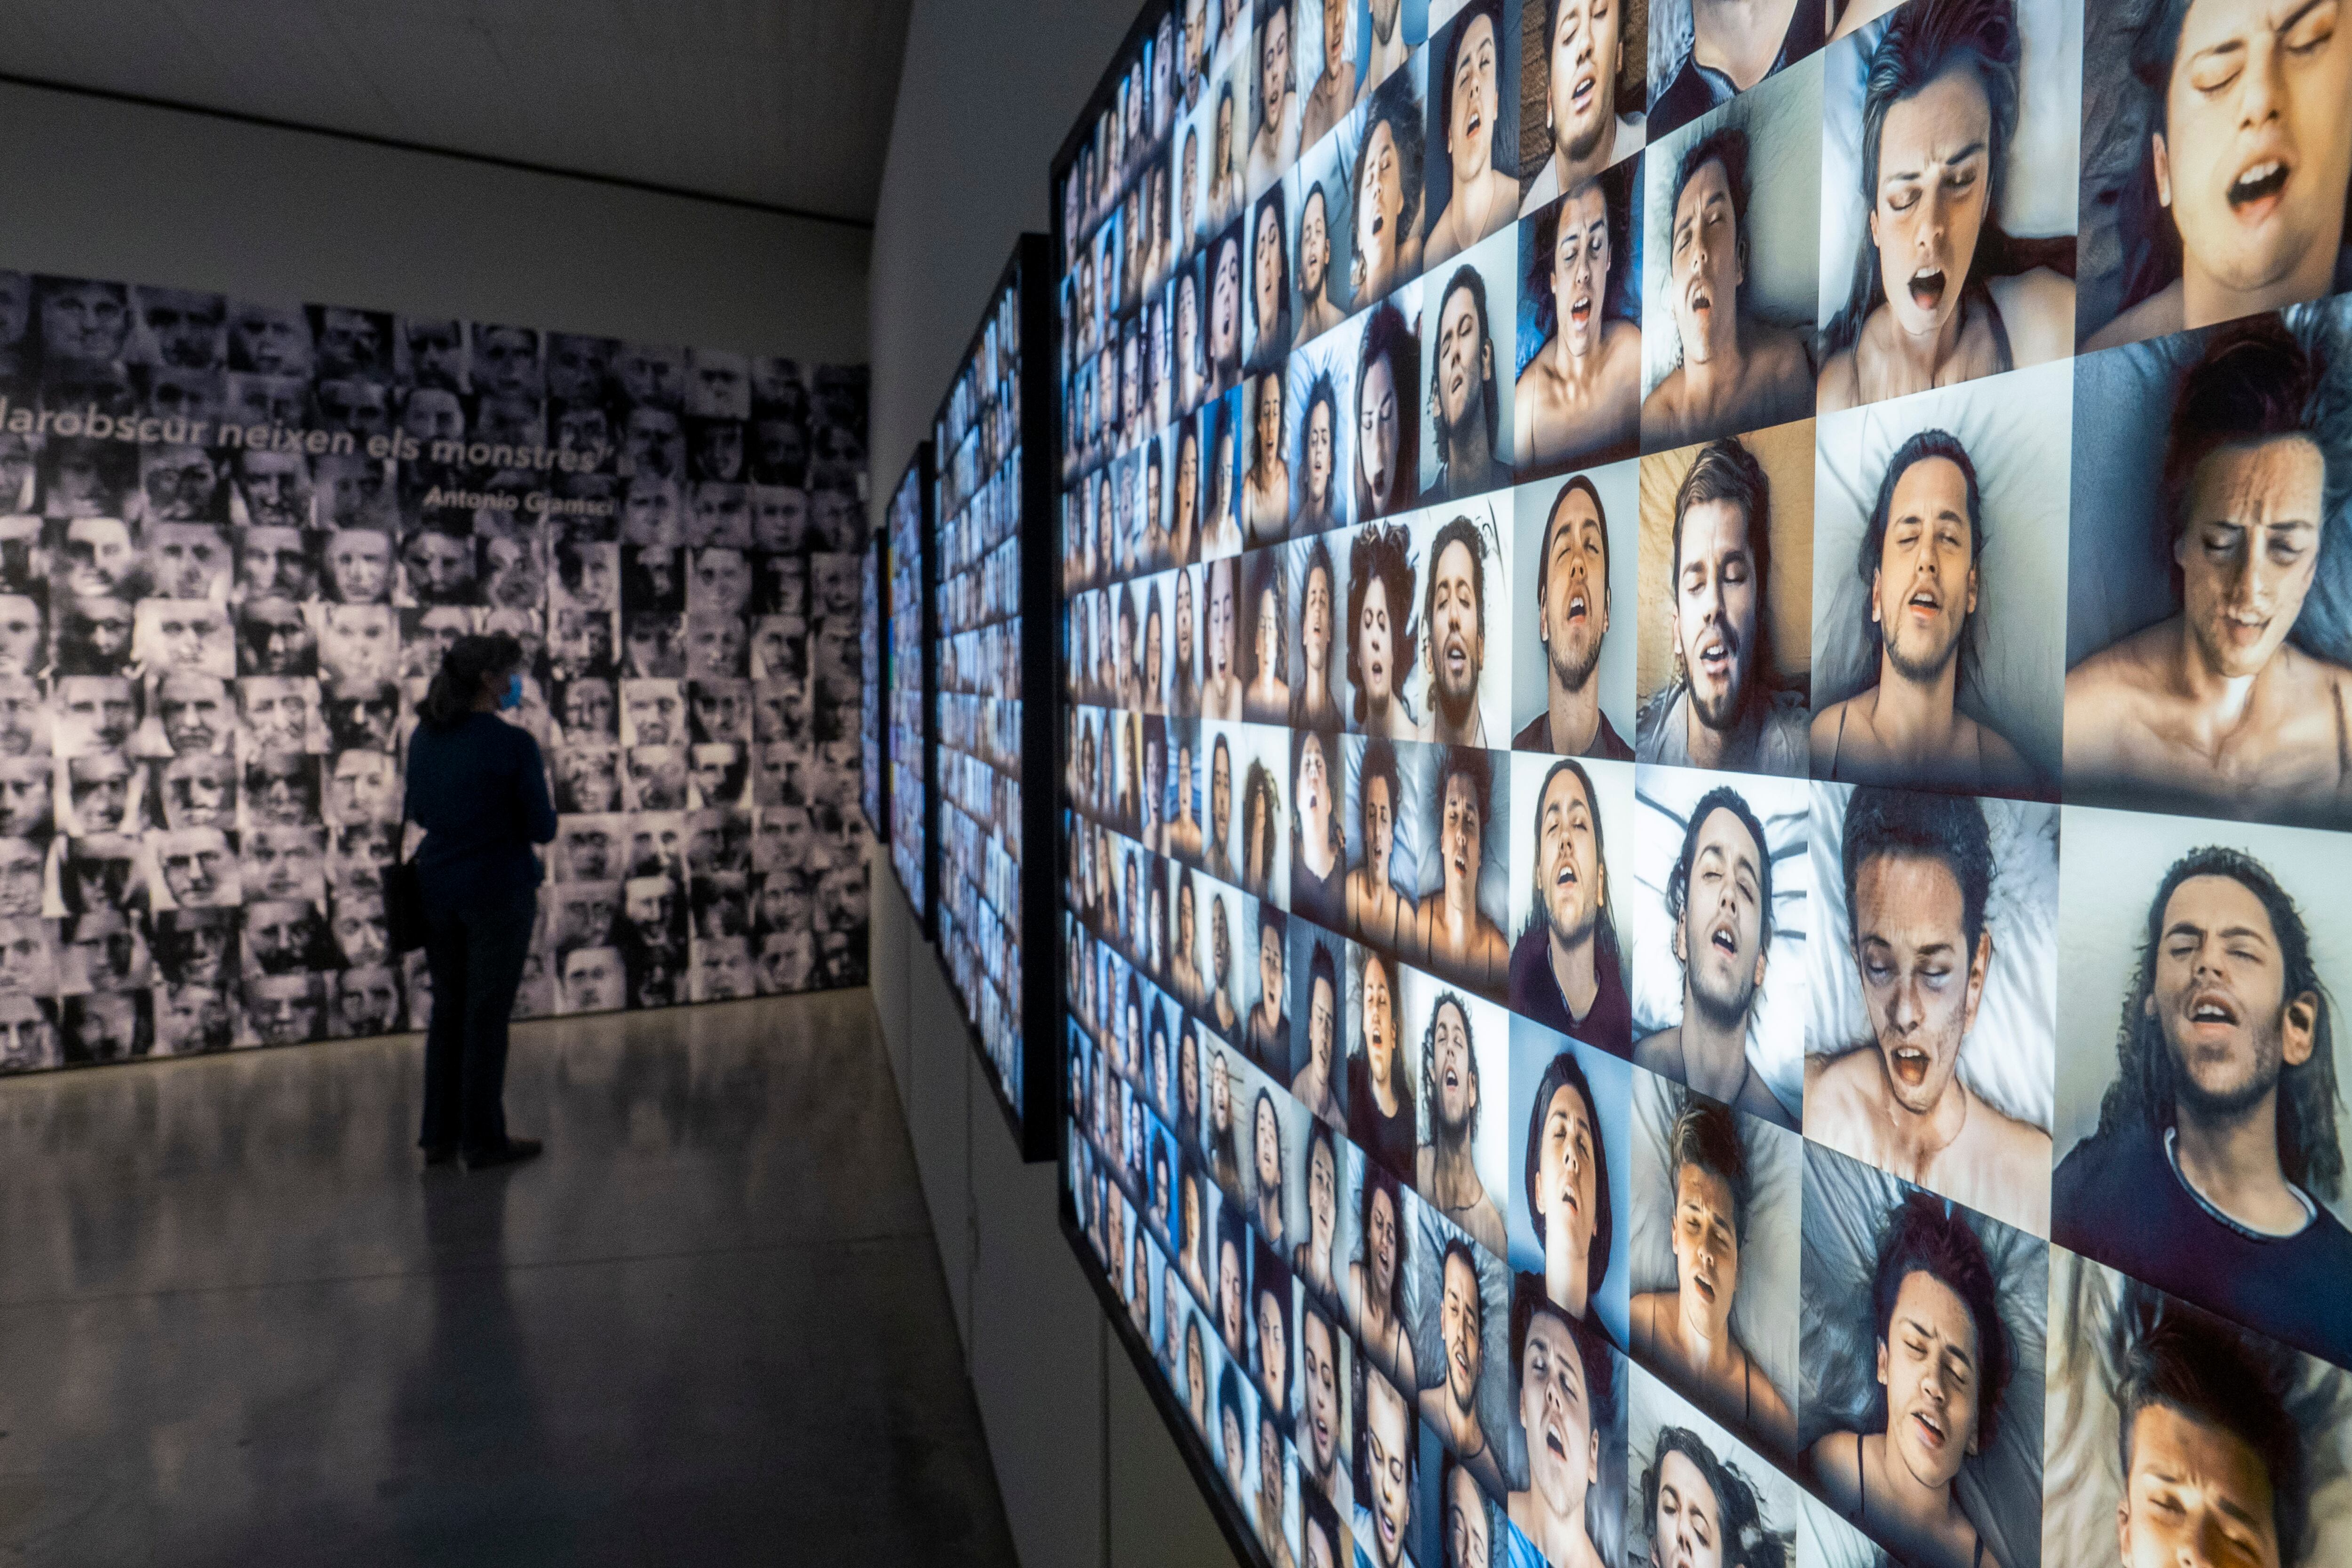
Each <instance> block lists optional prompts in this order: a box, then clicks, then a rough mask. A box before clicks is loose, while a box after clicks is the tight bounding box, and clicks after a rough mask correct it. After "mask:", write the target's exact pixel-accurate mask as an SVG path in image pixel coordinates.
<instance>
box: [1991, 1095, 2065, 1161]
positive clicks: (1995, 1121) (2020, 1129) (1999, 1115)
mask: <svg viewBox="0 0 2352 1568" xmlns="http://www.w3.org/2000/svg"><path fill="white" fill-rule="evenodd" d="M1977 1103H1978V1105H1979V1107H1981V1108H1982V1109H1984V1110H1986V1111H1989V1112H1991V1114H1990V1116H1988V1117H1987V1118H1986V1119H1985V1126H1986V1137H1987V1141H1988V1142H1989V1143H1990V1145H1992V1152H1993V1155H1994V1157H1995V1158H1997V1159H2016V1160H2019V1161H2023V1162H2030V1163H2032V1165H2033V1166H2036V1167H2037V1168H2039V1167H2043V1166H2048V1165H2049V1163H2050V1134H2047V1133H2045V1132H2043V1131H2042V1129H2041V1128H2039V1127H2037V1126H2035V1125H2034V1124H2032V1123H2031V1122H2027V1121H2021V1120H2020V1119H2019V1118H2018V1117H2015V1116H2012V1115H2011V1114H2010V1113H2008V1112H2006V1111H2001V1110H1997V1109H1995V1108H1994V1107H1993V1106H1992V1105H1990V1104H1989V1103H1986V1102H1985V1101H1984V1100H1983V1099H1982V1098H1981V1097H1978V1099H1977Z"/></svg>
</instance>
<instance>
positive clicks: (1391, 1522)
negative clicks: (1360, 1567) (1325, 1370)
mask: <svg viewBox="0 0 2352 1568" xmlns="http://www.w3.org/2000/svg"><path fill="white" fill-rule="evenodd" d="M1408 1414H1409V1412H1408V1411H1407V1409H1406V1407H1405V1402H1404V1396H1402V1394H1399V1393H1398V1392H1397V1391H1396V1389H1395V1387H1394V1386H1392V1385H1391V1384H1390V1382H1389V1380H1388V1379H1387V1378H1385V1377H1383V1376H1381V1375H1380V1374H1379V1373H1378V1372H1367V1373H1366V1374H1365V1394H1364V1469H1365V1472H1366V1475H1367V1479H1370V1482H1371V1490H1372V1495H1371V1499H1370V1501H1371V1505H1372V1506H1371V1515H1372V1545H1373V1547H1374V1549H1375V1552H1376V1553H1377V1555H1376V1558H1375V1561H1377V1562H1379V1563H1383V1564H1391V1563H1402V1562H1403V1561H1404V1538H1405V1531H1406V1530H1407V1529H1408V1528H1409V1527H1410V1526H1411V1524H1412V1455H1411V1454H1410V1453H1409V1452H1407V1446H1408V1444H1409V1442H1410V1440H1411V1438H1410V1429H1411V1423H1410V1422H1409V1421H1408V1420H1407V1416H1408Z"/></svg>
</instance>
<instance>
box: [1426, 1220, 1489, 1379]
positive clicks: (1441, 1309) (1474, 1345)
mask: <svg viewBox="0 0 2352 1568" xmlns="http://www.w3.org/2000/svg"><path fill="white" fill-rule="evenodd" d="M1479 1305H1480V1298H1479V1294H1478V1271H1477V1270H1475V1269H1474V1268H1472V1267H1471V1266H1470V1263H1469V1260H1467V1259H1466V1258H1465V1257H1464V1255H1463V1254H1461V1253H1459V1252H1449V1253H1447V1254H1446V1257H1445V1295H1444V1300H1443V1301H1440V1302H1439V1303H1438V1309H1437V1310H1438V1319H1437V1326H1438V1337H1439V1339H1440V1340H1441V1341H1442V1342H1443V1343H1444V1346H1445V1392H1446V1394H1447V1395H1448V1396H1450V1397H1451V1398H1452V1399H1453V1401H1454V1406H1455V1407H1456V1408H1458V1409H1462V1410H1469V1409H1471V1408H1473V1407H1474V1406H1475V1405H1476V1403H1477V1400H1478V1373H1479V1369H1480V1368H1481V1367H1482V1366H1483V1365H1484V1364H1486V1344H1485V1342H1484V1340H1483V1339H1482V1338H1481V1336H1480V1333H1479V1330H1480V1325H1481V1321H1482V1318H1481V1313H1480V1312H1479Z"/></svg>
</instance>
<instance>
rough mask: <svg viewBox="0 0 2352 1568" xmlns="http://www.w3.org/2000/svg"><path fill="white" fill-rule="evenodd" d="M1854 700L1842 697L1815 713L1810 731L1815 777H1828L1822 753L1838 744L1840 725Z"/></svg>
mask: <svg viewBox="0 0 2352 1568" xmlns="http://www.w3.org/2000/svg"><path fill="white" fill-rule="evenodd" d="M1852 703H1853V698H1852V697H1841V698H1839V699H1838V700H1837V701H1836V702H1833V703H1832V704H1830V706H1827V707H1825V708H1823V709H1822V711H1821V712H1819V713H1817V714H1815V715H1813V722H1812V727H1811V730H1810V731H1809V732H1808V733H1809V736H1810V738H1811V741H1812V743H1813V777H1815V778H1816V779H1820V778H1825V777H1827V775H1825V774H1824V773H1822V760H1821V759H1822V753H1824V752H1826V751H1827V750H1829V748H1830V747H1832V746H1834V745H1836V744H1837V735H1838V729H1839V727H1840V726H1842V725H1843V724H1844V722H1845V710H1846V708H1847V707H1848V706H1850V705H1851V704H1852Z"/></svg>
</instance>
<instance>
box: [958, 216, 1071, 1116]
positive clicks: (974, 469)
mask: <svg viewBox="0 0 2352 1568" xmlns="http://www.w3.org/2000/svg"><path fill="white" fill-rule="evenodd" d="M1051 266H1052V257H1051V250H1050V248H1049V246H1048V245H1047V242H1046V240H1045V236H1044V235H1023V236H1022V237H1021V239H1020V240H1019V241H1018V242H1017V243H1016V245H1015V246H1014V248H1013V257H1012V259H1011V260H1010V261H1009V262H1007V263H1006V265H1005V268H1004V271H1003V275H1002V276H1001V277H999V278H998V280H997V284H996V287H995V289H994V291H993V292H992V295H991V296H990V300H989V306H988V309H987V312H986V314H985V315H984V316H983V317H982V319H981V324H980V328H979V330H978V331H976V332H975V333H974V334H973V336H972V340H971V347H970V348H969V349H968V350H966V351H965V354H964V358H963V361H962V362H961V365H960V366H959V367H958V369H957V371H956V376H955V380H954V381H953V382H951V383H950V386H949V389H948V395H947V397H946V399H945V400H944V401H943V402H941V403H940V412H939V415H938V417H937V419H936V420H935V421H934V422H933V424H932V444H933V447H934V448H935V450H936V452H937V463H938V479H937V484H938V492H939V493H938V501H937V517H938V524H937V526H938V529H939V545H938V561H939V568H938V570H939V576H938V581H937V584H936V588H935V594H936V599H937V604H938V616H939V661H940V662H939V686H938V691H939V719H938V725H937V731H936V732H937V736H938V740H939V752H938V762H937V767H938V770H939V771H938V782H939V794H940V803H939V824H940V837H939V846H940V852H939V879H940V886H939V942H940V950H941V953H942V955H943V956H944V957H945V958H946V961H947V970H948V976H949V978H950V982H951V984H952V985H953V987H954V989H955V991H956V994H957V998H958V1000H959V1001H960V1002H961V1004H962V1007H963V1010H964V1016H965V1018H966V1019H968V1020H969V1021H970V1023H971V1026H972V1029H973V1030H974V1032H975V1034H976V1035H977V1037H978V1041H979V1046H980V1051H981V1054H982V1057H983V1059H984V1060H985V1061H986V1063H987V1066H988V1070H989V1082H990V1086H991V1087H992V1089H993V1090H994V1091H995V1093H996V1098H997V1101H998V1103H999V1104H1000V1105H1001V1106H1002V1107H1003V1110H1004V1112H1005V1114H1006V1116H1007V1117H1008V1118H1009V1119H1010V1121H1011V1122H1012V1124H1013V1127H1014V1129H1015V1134H1016V1136H1017V1138H1018V1140H1019V1142H1020V1143H1021V1145H1022V1152H1023V1155H1024V1157H1026V1158H1029V1159H1034V1160H1045V1159H1051V1158H1052V1157H1053V1155H1054V1152H1055V1145H1056V1143H1057V1133H1058V1129H1057V1127H1056V1125H1055V1106H1056V1104H1057V1103H1058V1098H1057V1094H1056V1084H1055V1077H1056V1074H1057V1072H1058V1071H1059V1067H1060V1063H1059V1059H1058V1057H1057V1056H1056V1054H1055V1052H1054V1051H1051V1050H1048V1051H1045V1052H1044V1053H1043V1054H1042V1055H1033V1053H1032V1052H1031V1051H1030V1050H1029V1043H1030V1040H1031V1038H1032V1037H1033V1036H1037V1035H1039V1034H1041V1033H1042V1032H1043V1031H1044V1030H1045V1029H1046V1028H1048V1027H1050V1026H1049V1025H1047V1024H1046V1022H1045V1020H1048V1019H1055V1018H1056V1017H1058V1016H1059V1010H1060V1009H1059V1006H1058V998H1057V997H1056V996H1055V988H1054V986H1053V984H1052V983H1051V982H1050V981H1047V982H1046V983H1045V984H1042V985H1040V984H1034V976H1035V975H1036V974H1038V973H1045V974H1049V975H1050V974H1052V973H1054V972H1055V969H1054V967H1053V964H1052V957H1053V956H1052V954H1051V951H1050V948H1049V949H1047V950H1045V951H1042V952H1041V951H1036V950H1033V949H1030V948H1029V946H1028V944H1027V941H1026V936H1027V934H1028V933H1029V932H1030V931H1031V930H1033V929H1034V930H1036V931H1038V932H1046V931H1050V930H1051V928H1052V924H1053V911H1054V908H1055V891H1054V884H1053V879H1052V873H1051V872H1050V870H1048V871H1046V872H1045V873H1044V874H1043V875H1041V874H1039V873H1038V871H1037V870H1036V868H1035V867H1034V866H1032V865H1031V864H1030V863H1029V862H1028V860H1027V858H1026V856H1025V855H1024V849H1023V846H1024V841H1027V840H1029V839H1030V838H1031V837H1032V836H1033V835H1034V834H1036V833H1038V832H1039V831H1047V832H1050V830H1051V827H1052V825H1053V823H1054V821H1055V815H1054V811H1053V801H1052V800H1051V799H1050V798H1047V799H1039V798H1037V797H1035V796H1031V797H1027V798H1025V799H1024V794H1023V790H1022V787H1021V785H1022V759H1023V758H1024V757H1029V758H1044V757H1045V756H1046V755H1048V753H1049V751H1050V749H1051V745H1052V736H1051V730H1050V723H1051V721H1052V719H1053V718H1054V716H1055V715H1054V710H1053V709H1052V708H1051V707H1050V706H1049V707H1046V708H1044V709H1042V710H1040V709H1034V708H1032V707H1031V706H1029V705H1028V704H1027V703H1026V701H1025V700H1024V692H1025V690H1026V689H1027V688H1028V687H1029V686H1031V685H1036V684H1050V675H1048V676H1047V680H1046V681H1045V683H1040V681H1039V675H1040V674H1041V673H1045V672H1050V670H1051V669H1052V667H1053V661H1052V649H1051V647H1050V646H1047V645H1044V644H1039V645H1036V646H1034V647H1033V646H1032V645H1031V642H1030V639H1029V636H1028V634H1027V633H1026V632H1024V627H1034V626H1036V625H1037V623H1038V622H1040V621H1041V620H1043V619H1044V618H1045V616H1046V614H1047V613H1048V612H1047V609H1046V606H1047V604H1048V603H1049V601H1050V598H1051V595H1052V592H1053V589H1054V583H1053V580H1052V577H1051V575H1050V573H1049V572H1048V571H1046V570H1044V569H1045V568H1046V567H1047V566H1048V565H1049V561H1048V560H1046V559H1039V558H1034V557H1033V558H1031V559H1028V560H1026V561H1025V562H1024V551H1023V544H1022V541H1023V536H1024V533H1025V532H1026V531H1027V529H1026V528H1024V524H1025V523H1026V522H1027V520H1028V519H1030V518H1032V517H1038V518H1042V517H1046V516H1048V515H1049V514H1050V510H1051V497H1052V495H1053V488H1052V478H1051V474H1050V470H1049V471H1045V472H1040V471H1038V470H1035V469H1034V468H1032V467H1031V465H1030V461H1029V460H1030V459H1033V458H1034V457H1035V456H1036V455H1038V454H1039V453H1042V452H1049V451H1050V450H1051V449H1052V446H1053V436H1052V429H1053V426H1052V423H1051V414H1052V407H1051V404H1052V392H1053V388H1054V382H1053V379H1052V378H1051V377H1050V376H1048V375H1046V374H1045V373H1044V371H1045V361H1046V357H1047V350H1046V349H1045V333H1046V331H1047V329H1048V328H1049V325H1050V321H1051V317H1050V314H1049V312H1048V309H1047V301H1046V296H1045V288H1046V287H1047V284H1046V274H1047V272H1048V271H1049V269H1050V267H1051ZM1047 863H1048V865H1049V866H1050V864H1051V862H1050V861H1049V862H1047ZM1033 1009H1034V1010H1033Z"/></svg>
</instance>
